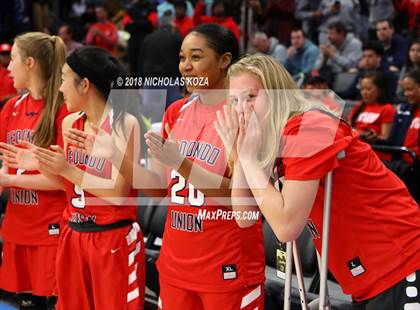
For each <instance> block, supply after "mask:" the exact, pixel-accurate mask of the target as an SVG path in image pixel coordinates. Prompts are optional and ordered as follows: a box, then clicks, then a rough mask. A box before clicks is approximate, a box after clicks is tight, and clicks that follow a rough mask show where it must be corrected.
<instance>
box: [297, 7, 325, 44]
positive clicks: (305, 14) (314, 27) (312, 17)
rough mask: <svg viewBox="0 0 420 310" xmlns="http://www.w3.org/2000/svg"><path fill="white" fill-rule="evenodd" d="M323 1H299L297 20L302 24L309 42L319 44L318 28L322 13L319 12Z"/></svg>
mask: <svg viewBox="0 0 420 310" xmlns="http://www.w3.org/2000/svg"><path fill="white" fill-rule="evenodd" d="M320 3H321V0H297V1H296V10H295V18H296V19H297V20H298V21H300V22H301V23H302V30H303V32H304V33H306V35H307V37H308V39H309V40H311V41H312V42H316V43H318V27H319V23H320V21H321V12H320V11H319V10H318V8H319V4H320Z"/></svg>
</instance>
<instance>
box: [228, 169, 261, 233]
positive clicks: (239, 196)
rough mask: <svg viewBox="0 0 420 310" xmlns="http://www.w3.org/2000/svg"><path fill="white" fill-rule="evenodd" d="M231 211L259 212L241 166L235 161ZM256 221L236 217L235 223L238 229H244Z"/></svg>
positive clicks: (242, 212) (241, 212) (240, 212)
mask: <svg viewBox="0 0 420 310" xmlns="http://www.w3.org/2000/svg"><path fill="white" fill-rule="evenodd" d="M231 195H232V198H231V201H232V210H233V211H236V212H239V214H245V212H255V211H259V208H258V205H257V203H256V201H255V199H254V196H253V195H252V192H251V190H250V189H249V186H248V183H247V182H246V177H245V174H244V172H243V169H242V166H241V164H240V163H239V161H237V162H236V163H235V167H234V170H233V175H232V192H231ZM256 221H257V220H247V219H245V218H244V217H238V218H237V219H236V222H237V223H238V225H239V227H242V228H246V227H250V226H252V225H253V224H254V223H255V222H256Z"/></svg>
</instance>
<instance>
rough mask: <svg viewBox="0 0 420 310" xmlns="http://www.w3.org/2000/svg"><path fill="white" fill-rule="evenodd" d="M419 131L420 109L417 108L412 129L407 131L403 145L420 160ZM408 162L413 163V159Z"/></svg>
mask: <svg viewBox="0 0 420 310" xmlns="http://www.w3.org/2000/svg"><path fill="white" fill-rule="evenodd" d="M419 130H420V109H419V108H417V109H416V110H415V112H414V115H413V120H412V121H411V124H410V127H409V128H408V130H407V134H406V135H405V139H404V143H403V145H404V146H405V147H407V148H409V149H411V150H413V151H414V152H416V154H417V158H420V145H419ZM407 161H409V162H411V159H408V156H407Z"/></svg>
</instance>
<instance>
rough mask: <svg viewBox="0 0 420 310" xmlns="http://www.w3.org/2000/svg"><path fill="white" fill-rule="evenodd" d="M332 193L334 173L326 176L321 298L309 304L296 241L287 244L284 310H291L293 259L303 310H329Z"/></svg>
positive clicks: (319, 258)
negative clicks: (328, 283)
mask: <svg viewBox="0 0 420 310" xmlns="http://www.w3.org/2000/svg"><path fill="white" fill-rule="evenodd" d="M344 156H345V153H344V151H341V152H340V153H338V155H337V158H338V159H342V158H344ZM331 192H332V171H330V172H328V174H327V175H326V176H325V199H324V218H323V225H322V250H321V256H320V255H319V253H318V252H317V258H318V268H319V270H320V275H321V278H320V293H319V298H318V299H315V300H313V301H311V302H310V303H309V304H308V302H307V298H306V294H305V286H304V283H303V274H302V266H301V263H300V255H299V251H298V247H297V244H296V240H294V241H290V242H287V244H286V271H285V289H284V307H283V309H284V310H290V292H291V286H292V259H293V260H294V263H295V268H296V276H297V280H298V286H299V295H300V302H301V306H302V309H304V310H315V309H319V310H329V309H330V302H329V296H328V288H327V276H328V267H327V266H328V241H329V235H330V212H331Z"/></svg>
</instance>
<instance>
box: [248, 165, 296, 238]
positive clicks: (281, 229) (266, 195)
mask: <svg viewBox="0 0 420 310" xmlns="http://www.w3.org/2000/svg"><path fill="white" fill-rule="evenodd" d="M243 164H244V163H243ZM244 165H245V166H246V167H247V169H246V170H245V171H244V174H245V177H246V181H247V183H248V184H249V187H250V189H251V191H252V194H253V196H254V197H255V201H256V202H257V205H258V207H259V209H260V210H261V212H262V214H263V215H264V217H265V219H266V220H267V221H268V223H269V224H270V226H271V228H272V229H273V231H274V233H275V234H276V236H277V238H278V239H279V240H281V241H290V240H294V239H296V238H297V237H298V236H299V234H300V231H301V228H302V227H301V225H300V224H299V222H301V221H300V220H297V218H299V217H300V214H299V212H296V210H294V209H292V208H286V203H285V198H284V196H283V194H282V192H279V191H277V190H276V189H275V188H274V186H273V185H271V183H270V182H269V177H268V176H267V174H266V173H265V172H264V170H263V169H262V168H261V167H260V166H259V164H258V163H257V162H256V161H247V162H246V164H244Z"/></svg>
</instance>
